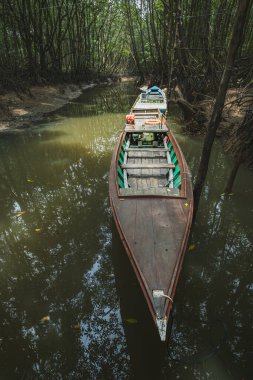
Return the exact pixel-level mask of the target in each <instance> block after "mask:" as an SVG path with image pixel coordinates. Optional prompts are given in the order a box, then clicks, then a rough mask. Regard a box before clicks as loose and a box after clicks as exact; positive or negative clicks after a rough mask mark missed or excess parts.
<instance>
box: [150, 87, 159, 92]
mask: <svg viewBox="0 0 253 380" xmlns="http://www.w3.org/2000/svg"><path fill="white" fill-rule="evenodd" d="M149 91H161V89H160V88H159V87H157V86H152V87H150V89H149Z"/></svg>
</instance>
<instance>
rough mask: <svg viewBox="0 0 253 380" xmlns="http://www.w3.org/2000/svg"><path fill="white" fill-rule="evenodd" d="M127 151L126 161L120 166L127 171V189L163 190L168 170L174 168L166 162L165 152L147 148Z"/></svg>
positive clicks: (160, 149)
mask: <svg viewBox="0 0 253 380" xmlns="http://www.w3.org/2000/svg"><path fill="white" fill-rule="evenodd" d="M129 149H131V148H128V151H127V161H126V163H125V164H123V165H122V166H121V167H122V169H127V175H128V185H129V187H130V188H131V189H137V190H139V191H140V190H144V189H157V188H163V187H164V186H165V183H166V182H167V176H166V175H167V173H168V170H169V169H171V168H174V165H171V164H169V163H168V161H167V157H166V154H167V152H166V150H165V149H164V148H147V147H145V148H144V150H142V148H139V149H136V150H134V148H132V150H129ZM149 150H150V151H149ZM125 194H127V191H126V192H125ZM165 194H167V192H165Z"/></svg>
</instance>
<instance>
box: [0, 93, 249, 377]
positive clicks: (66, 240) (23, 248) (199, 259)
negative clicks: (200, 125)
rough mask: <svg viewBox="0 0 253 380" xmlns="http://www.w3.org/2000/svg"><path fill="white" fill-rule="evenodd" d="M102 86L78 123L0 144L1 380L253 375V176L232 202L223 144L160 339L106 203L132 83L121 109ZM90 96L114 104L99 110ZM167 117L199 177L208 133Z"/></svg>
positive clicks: (242, 179)
mask: <svg viewBox="0 0 253 380" xmlns="http://www.w3.org/2000/svg"><path fill="white" fill-rule="evenodd" d="M116 87H117V91H118V89H119V87H118V86H116ZM92 91H95V92H94V93H91V92H89V93H86V94H85V95H83V97H84V98H81V99H80V100H78V101H77V103H78V102H79V101H80V103H81V104H80V107H81V108H80V109H77V110H76V111H74V110H72V111H73V112H74V113H75V115H74V117H73V115H72V111H71V110H70V108H69V110H68V107H66V108H65V111H64V109H63V110H62V112H63V113H64V112H66V115H67V114H68V112H69V115H70V117H67V116H66V118H65V119H63V120H61V121H59V122H57V123H52V124H46V125H45V124H44V125H41V126H40V127H36V128H34V129H33V130H32V131H24V132H22V133H21V134H17V135H15V136H12V137H10V136H9V137H8V138H7V137H6V138H4V139H1V140H0V176H1V182H0V207H1V215H0V315H1V321H2V322H1V325H0V364H1V365H0V379H1V380H12V379H14V380H16V379H18V380H20V379H42V380H44V379H45V380H58V379H59V380H61V379H67V380H79V379H88V380H90V379H91V380H93V379H106V380H107V379H108V380H111V379H120V380H124V379H138V380H139V379H140V380H142V379H144V380H146V379H166V380H167V379H168V380H169V379H171V380H175V379H184V380H208V379H211V380H242V379H245V380H251V379H252V373H253V369H252V343H251V342H252V340H253V336H252V323H251V318H252V313H251V310H252V304H251V299H252V291H253V285H252V257H253V256H252V253H253V249H252V247H253V245H252V239H253V238H252V236H253V225H252V215H253V203H252V200H253V175H252V172H250V171H248V169H247V168H244V167H242V168H241V169H240V172H239V175H238V178H237V181H236V183H235V187H234V193H233V194H231V195H229V196H228V197H227V198H226V197H225V196H224V195H223V194H222V193H223V189H224V185H225V181H226V178H227V176H228V173H229V171H230V168H231V164H232V163H230V161H229V159H228V158H226V157H224V155H223V153H222V150H221V148H220V144H219V143H216V145H215V148H214V152H213V157H212V162H211V164H210V168H209V175H208V178H207V182H206V185H205V188H204V193H203V197H202V202H201V206H200V212H199V214H198V218H197V221H196V225H195V226H194V228H193V234H192V241H191V244H190V247H191V249H190V251H189V252H188V253H187V254H186V258H185V261H184V266H183V270H182V273H181V276H180V281H179V284H178V288H177V294H176V299H175V308H174V311H173V325H172V333H171V337H170V339H169V342H168V345H167V347H166V346H165V345H161V344H160V341H159V338H158V334H157V331H156V329H155V326H154V323H153V321H152V320H151V317H150V314H149V311H148V310H147V306H146V304H145V300H144V298H143V296H142V293H141V291H140V288H139V285H138V283H137V280H136V278H135V276H134V274H133V273H132V269H131V267H130V264H129V262H128V258H127V256H126V254H125V252H124V251H123V250H122V246H121V243H120V241H119V238H118V236H117V234H115V228H112V217H111V212H110V208H109V202H108V171H109V166H110V159H111V154H112V150H113V148H114V146H115V143H116V139H117V134H118V131H119V129H120V127H121V126H122V124H123V122H124V114H125V113H127V112H128V110H129V101H128V100H127V99H128V94H130V98H129V99H131V96H132V94H133V93H134V92H135V89H133V88H132V89H131V88H130V87H127V86H126V87H122V96H121V98H122V99H124V101H123V103H124V102H125V103H124V104H125V105H124V104H123V106H122V110H123V108H124V107H125V108H124V113H123V112H122V113H120V112H118V111H119V110H120V109H121V108H120V106H117V107H118V111H115V112H114V108H113V107H114V106H113V95H112V96H111V97H110V96H109V95H106V96H107V97H108V96H109V99H110V101H108V102H104V101H103V100H101V99H102V98H103V91H105V93H106V91H107V90H106V89H104V88H96V89H93V90H92ZM108 91H109V90H108ZM110 91H112V88H111V89H110ZM124 91H125V94H124ZM116 94H117V92H116ZM115 96H116V97H118V95H115ZM84 99H85V101H86V100H87V101H88V103H89V102H90V103H89V104H90V106H91V108H90V109H89V106H88V105H87V104H88V103H87V104H86V105H84V106H83V105H82V102H83V101H84ZM103 102H104V103H103ZM115 103H117V99H115ZM92 104H98V105H100V106H101V107H100V106H99V107H100V110H102V109H103V104H104V105H106V104H107V106H108V108H106V107H107V106H105V108H104V111H103V112H104V113H103V114H102V113H101V114H100V113H99V112H100V111H99V112H98V113H97V114H96V115H93V116H92V117H89V116H88V115H89V113H92V110H93V108H92V107H93V105H92ZM131 104H132V100H131ZM74 106H75V105H74ZM70 107H72V105H70ZM78 107H79V106H78ZM82 107H84V109H85V110H83V108H82ZM67 110H68V111H67ZM115 110H116V108H115ZM82 112H83V116H81V115H82ZM170 124H171V126H172V129H173V130H174V132H175V133H176V137H177V139H178V141H179V143H180V146H181V148H182V150H183V152H184V154H185V156H186V159H187V161H188V163H189V167H190V169H191V172H192V174H193V180H194V178H195V175H196V170H197V167H198V163H199V159H200V150H201V144H202V139H201V138H196V137H189V136H184V135H183V134H182V133H181V130H180V126H178V120H173V118H171V119H170ZM112 240H113V241H112Z"/></svg>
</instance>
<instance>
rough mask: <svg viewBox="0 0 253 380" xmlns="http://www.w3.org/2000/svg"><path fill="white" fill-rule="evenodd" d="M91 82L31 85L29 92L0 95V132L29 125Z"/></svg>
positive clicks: (80, 91)
mask: <svg viewBox="0 0 253 380" xmlns="http://www.w3.org/2000/svg"><path fill="white" fill-rule="evenodd" d="M92 86H94V85H93V84H89V85H88V84H81V85H76V84H61V85H50V86H43V87H42V86H35V87H31V88H30V90H29V93H27V94H21V96H18V95H17V94H16V93H15V92H8V93H7V94H4V95H0V133H4V132H6V131H9V130H16V129H18V128H22V127H29V126H31V125H32V124H33V123H35V122H38V121H41V120H43V119H44V118H45V117H46V116H47V115H49V114H50V113H51V112H53V111H55V110H57V109H58V108H60V107H62V106H63V105H64V104H66V103H68V101H69V100H71V99H74V98H76V97H78V96H79V95H81V93H82V91H83V90H84V89H86V88H89V87H92Z"/></svg>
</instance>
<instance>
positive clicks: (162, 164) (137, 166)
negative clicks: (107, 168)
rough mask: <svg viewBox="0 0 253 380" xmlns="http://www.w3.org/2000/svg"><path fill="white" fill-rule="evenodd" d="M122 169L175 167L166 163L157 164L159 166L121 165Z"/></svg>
mask: <svg viewBox="0 0 253 380" xmlns="http://www.w3.org/2000/svg"><path fill="white" fill-rule="evenodd" d="M121 168H122V169H163V168H168V169H175V165H173V164H168V163H166V162H165V163H159V164H144V163H142V164H122V165H121Z"/></svg>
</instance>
